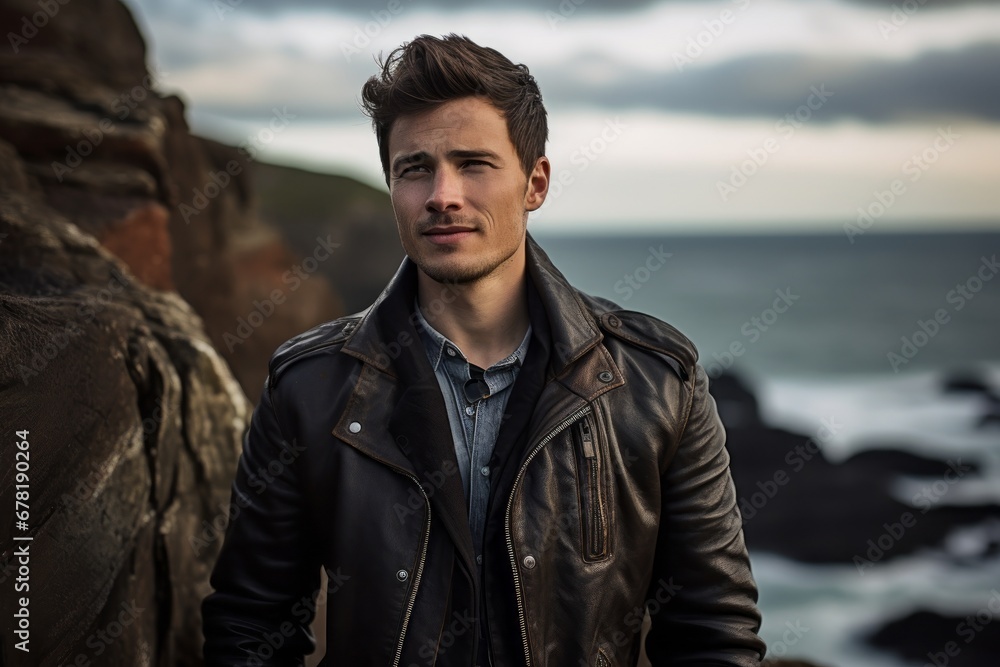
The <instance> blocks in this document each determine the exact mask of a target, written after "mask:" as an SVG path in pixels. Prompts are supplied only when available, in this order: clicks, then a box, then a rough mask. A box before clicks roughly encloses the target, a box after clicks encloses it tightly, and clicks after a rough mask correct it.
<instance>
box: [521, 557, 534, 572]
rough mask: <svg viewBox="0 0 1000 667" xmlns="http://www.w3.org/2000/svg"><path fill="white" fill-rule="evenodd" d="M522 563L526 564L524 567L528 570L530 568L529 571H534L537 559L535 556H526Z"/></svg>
mask: <svg viewBox="0 0 1000 667" xmlns="http://www.w3.org/2000/svg"><path fill="white" fill-rule="evenodd" d="M521 562H522V563H524V566H525V567H526V568H528V569H529V570H530V569H532V568H533V567H535V557H534V556H525V557H524V560H523V561H521Z"/></svg>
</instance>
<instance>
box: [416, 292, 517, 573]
mask: <svg viewBox="0 0 1000 667" xmlns="http://www.w3.org/2000/svg"><path fill="white" fill-rule="evenodd" d="M413 308H414V311H415V312H416V313H417V319H418V320H419V322H420V325H421V326H419V327H417V332H418V333H419V335H420V338H421V339H422V340H423V341H424V347H425V348H426V350H427V358H428V360H429V361H430V362H431V368H433V369H434V374H435V375H436V376H437V380H438V384H439V385H440V386H441V395H442V396H444V403H445V406H447V409H448V422H449V423H450V424H451V437H452V440H453V441H454V443H455V457H456V458H457V459H458V468H459V471H460V472H461V475H462V487H463V488H464V489H465V497H466V499H467V500H468V501H469V528H470V529H471V530H472V544H473V546H474V547H475V549H476V562H477V563H479V564H482V562H483V556H482V553H483V532H484V527H485V525H486V505H487V501H488V500H489V497H490V473H491V470H490V458H491V457H492V456H493V446H494V444H496V440H497V434H498V433H499V432H500V424H501V423H502V422H503V413H504V408H506V406H507V399H508V398H509V397H510V387H511V385H513V384H514V380H516V379H517V372H518V371H519V370H520V368H521V364H522V363H523V362H524V357H525V355H526V354H527V351H528V342H529V341H530V340H531V325H530V324H529V325H528V331H527V333H525V334H524V339H523V340H522V341H521V344H520V345H519V346H518V348H517V349H516V350H514V351H513V352H512V353H511V354H510V355H508V356H507V357H506V358H504V359H501V360H500V361H498V362H496V363H495V364H493V365H492V366H490V367H489V368H487V369H485V370H484V371H483V380H484V381H485V382H486V384H487V386H488V387H489V396H488V397H487V398H483V399H480V400H478V401H476V402H475V403H471V402H469V400H468V399H467V398H466V396H465V383H466V382H467V381H468V380H469V379H471V377H472V373H471V372H470V368H469V366H470V364H469V361H468V359H466V357H465V355H464V354H463V353H462V350H461V349H459V347H458V345H456V344H455V343H453V342H451V341H450V340H448V339H447V338H445V337H444V336H443V335H442V334H441V333H440V332H439V331H437V330H436V329H434V327H432V326H431V325H430V324H429V323H428V322H427V320H426V319H424V315H423V313H421V312H420V306H419V305H418V304H417V303H414V305H413Z"/></svg>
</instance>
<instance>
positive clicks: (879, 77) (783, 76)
mask: <svg viewBox="0 0 1000 667" xmlns="http://www.w3.org/2000/svg"><path fill="white" fill-rule="evenodd" d="M577 62H578V63H582V64H578V65H577V66H572V65H567V69H556V68H547V69H546V70H545V71H543V72H540V73H539V79H540V81H541V85H542V92H543V94H544V95H545V96H546V99H547V100H551V101H552V103H554V104H557V105H560V106H563V105H565V106H579V105H586V106H596V107H601V108H606V109H625V108H649V109H657V110H661V111H668V112H680V113H700V114H708V115H714V116H758V117H760V116H763V117H781V116H784V115H785V114H787V113H789V112H792V111H794V110H795V109H796V108H797V107H799V106H800V105H802V104H804V103H805V102H806V99H807V98H808V96H809V95H810V91H811V89H812V88H813V87H819V86H825V87H826V89H827V90H829V91H831V92H832V93H833V97H832V98H831V99H830V100H829V104H828V105H824V108H823V109H822V111H821V112H820V113H817V114H816V118H817V120H820V121H824V120H825V121H833V120H838V119H842V118H845V117H846V118H855V119H861V120H865V121H870V122H877V123H882V122H888V121H894V120H910V119H920V118H930V117H937V116H941V115H958V116H963V117H978V118H983V119H988V120H993V121H995V120H1000V44H997V43H984V44H975V45H971V46H968V47H965V48H961V49H956V50H952V51H932V52H927V53H923V54H921V55H919V56H917V57H915V58H911V59H907V60H879V59H873V58H852V59H837V58H831V57H823V58H820V57H803V56H802V55H800V54H792V53H789V54H762V55H756V56H749V57H745V58H740V59H737V60H731V61H725V62H722V63H719V64H715V65H711V66H706V67H696V66H691V67H689V68H687V69H683V70H682V71H679V72H678V71H676V70H675V71H673V72H648V71H646V72H641V71H637V70H636V69H635V68H632V67H628V66H617V67H616V68H615V69H616V71H615V72H614V73H613V74H609V70H610V69H611V68H612V67H613V65H611V64H609V63H608V62H606V61H602V60H601V59H599V58H597V57H592V58H590V59H581V60H578V61H577ZM591 71H594V72H597V73H598V74H597V75H596V76H593V77H592V76H591V75H590V72H591Z"/></svg>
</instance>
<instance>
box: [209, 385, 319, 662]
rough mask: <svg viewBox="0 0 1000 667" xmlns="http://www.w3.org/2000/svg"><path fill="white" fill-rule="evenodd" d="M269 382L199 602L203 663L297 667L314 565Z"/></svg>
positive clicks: (308, 649)
mask: <svg viewBox="0 0 1000 667" xmlns="http://www.w3.org/2000/svg"><path fill="white" fill-rule="evenodd" d="M272 398H273V397H272V395H271V390H270V389H269V384H266V385H265V387H264V392H263V394H262V396H261V399H260V403H259V404H258V405H257V408H256V409H255V410H254V413H253V417H252V419H251V422H250V428H249V430H248V431H247V434H246V436H245V438H244V441H243V453H242V455H241V456H240V459H239V464H238V467H237V471H236V478H235V480H234V482H233V488H232V498H231V501H230V505H229V516H230V520H229V525H228V526H227V528H226V535H225V541H224V543H223V546H222V550H221V552H220V554H219V558H218V560H217V561H216V564H215V568H214V570H213V572H212V577H211V584H212V587H213V588H214V589H215V592H214V593H212V594H210V595H209V596H207V597H206V598H205V600H204V601H203V602H202V622H203V629H204V634H205V645H204V654H205V664H206V665H236V664H239V665H296V666H301V665H303V664H304V663H303V655H304V654H307V653H312V652H313V651H314V650H315V639H314V637H313V635H312V632H311V631H310V629H309V625H310V623H311V622H312V619H313V617H314V615H315V602H314V601H315V599H316V596H317V594H318V593H319V590H318V589H319V585H320V571H319V562H318V560H317V559H315V557H314V556H313V554H315V553H316V552H315V550H314V549H313V547H312V542H311V540H310V539H309V537H308V535H309V534H308V532H307V531H308V525H307V522H306V520H305V517H306V512H305V509H304V503H303V499H302V496H301V493H300V490H299V487H298V484H297V476H298V473H297V472H296V464H297V462H298V461H299V459H300V454H301V452H302V447H301V446H300V445H299V444H297V443H296V442H295V441H294V440H287V439H286V438H285V437H284V435H283V433H282V431H281V428H280V426H279V423H278V415H277V413H276V411H275V406H274V404H273V403H272Z"/></svg>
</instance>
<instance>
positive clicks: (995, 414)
mask: <svg viewBox="0 0 1000 667" xmlns="http://www.w3.org/2000/svg"><path fill="white" fill-rule="evenodd" d="M942 389H943V391H944V392H946V393H968V394H974V395H978V396H982V397H983V399H984V400H985V402H986V405H985V409H984V410H983V413H982V414H981V415H980V417H979V419H978V420H977V421H976V426H977V427H978V428H991V427H995V426H1000V394H998V392H997V390H996V389H994V388H993V387H991V386H990V384H989V383H988V382H987V381H986V380H985V379H984V378H983V377H981V376H980V375H978V374H976V373H956V374H955V375H952V376H951V377H949V378H946V379H945V381H944V383H943V386H942Z"/></svg>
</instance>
